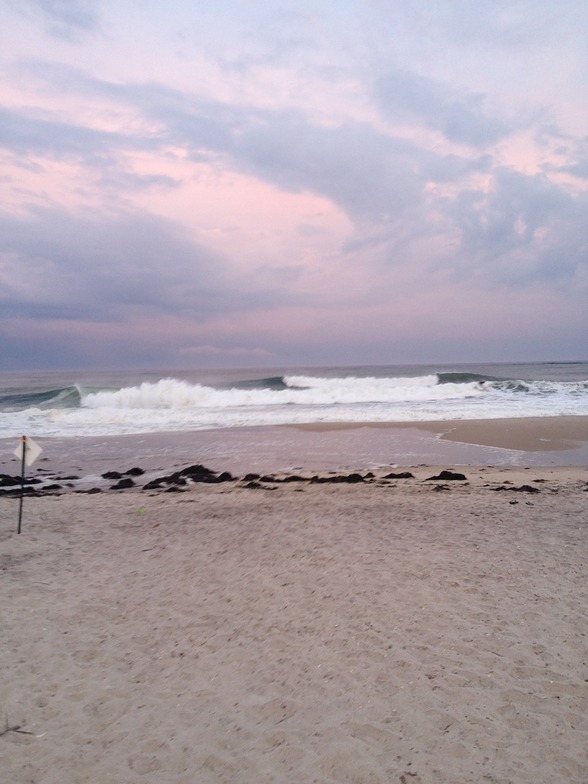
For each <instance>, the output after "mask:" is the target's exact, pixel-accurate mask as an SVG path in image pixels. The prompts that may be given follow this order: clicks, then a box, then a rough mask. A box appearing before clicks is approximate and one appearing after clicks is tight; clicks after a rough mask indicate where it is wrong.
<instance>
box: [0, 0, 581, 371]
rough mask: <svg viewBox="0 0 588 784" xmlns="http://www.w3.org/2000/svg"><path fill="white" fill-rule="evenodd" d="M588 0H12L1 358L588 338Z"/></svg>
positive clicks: (230, 360) (275, 353)
mask: <svg viewBox="0 0 588 784" xmlns="http://www.w3.org/2000/svg"><path fill="white" fill-rule="evenodd" d="M587 34H588V3H586V2H585V0H561V2H558V3H556V2H555V1H554V0H520V1H519V0H508V1H506V0H505V1H503V0H475V1H474V0H436V2H431V0H411V2H407V1H406V0H313V2H308V1H307V0H297V1H295V0H272V2H269V1H268V0H166V2H165V3H163V2H161V0H0V69H1V77H0V369H2V370H18V369H39V370H40V369H58V368H89V369H95V368H101V367H103V368H126V367H128V368H206V367H211V368H213V367H216V368H218V367H253V366H255V367H271V366H274V367H278V366H286V367H287V366H319V365H369V364H398V363H415V364H418V363H428V362H438V363H452V362H454V363H458V362H498V361H513V362H514V361H543V360H553V361H559V360H581V359H586V358H588V350H587V349H588V316H587V314H588V189H587V186H588V136H587V132H588V100H587V99H588V93H587V85H588V47H587V45H586V40H587Z"/></svg>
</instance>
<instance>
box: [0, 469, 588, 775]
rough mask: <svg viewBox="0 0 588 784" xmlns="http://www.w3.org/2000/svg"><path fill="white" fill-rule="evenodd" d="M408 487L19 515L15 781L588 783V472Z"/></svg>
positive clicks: (6, 682)
mask: <svg viewBox="0 0 588 784" xmlns="http://www.w3.org/2000/svg"><path fill="white" fill-rule="evenodd" d="M137 463H138V464H139V465H140V464H141V459H140V458H138V459H137ZM441 467H442V468H450V467H451V466H448V465H443V466H441ZM400 470H401V469H394V472H400ZM408 470H409V471H410V472H411V473H413V474H414V478H413V479H383V478H382V477H383V476H385V475H387V473H390V469H388V470H387V471H384V470H382V471H378V472H374V473H376V477H374V478H372V479H367V480H365V481H363V482H358V483H356V484H346V483H342V484H323V483H317V482H309V481H296V482H294V481H292V482H283V483H276V482H274V483H272V482H268V481H264V482H258V483H257V485H259V486H257V487H255V486H254V488H248V487H246V483H245V482H243V481H239V482H227V483H223V484H214V485H203V484H197V485H193V486H190V487H188V488H187V489H186V490H185V491H184V492H176V493H164V492H149V491H141V490H138V489H132V490H129V491H124V492H107V493H100V494H97V495H86V494H78V493H73V492H70V493H68V494H65V495H60V496H47V497H41V498H26V499H25V502H24V516H23V533H22V534H21V535H20V536H17V535H15V534H14V531H15V528H16V515H17V507H18V501H17V499H14V498H11V499H9V498H0V514H1V528H0V565H1V575H2V657H1V661H0V667H1V669H2V675H1V679H0V725H4V726H3V727H2V726H0V730H2V734H1V735H0V761H1V762H0V768H1V769H2V771H3V774H2V776H3V779H2V780H3V781H6V782H10V783H11V784H13V783H15V784H16V783H18V784H21V783H23V784H24V782H35V784H63V782H68V784H69V783H70V782H71V783H72V784H85V783H86V782H87V783H88V784H90V783H92V784H96V783H97V782H99V783H100V784H106V783H107V782H116V784H127V783H128V784H134V783H135V782H145V783H148V784H167V783H170V784H171V783H173V784H192V783H193V782H197V783H198V784H208V783H209V782H210V783H211V784H212V783H213V782H214V783H215V784H216V783H220V782H227V784H228V783H229V782H231V783H233V782H234V783H235V784H241V783H243V784H251V783H252V782H256V784H257V783H259V784H264V783H267V784H270V782H271V783H272V784H273V783H278V782H279V783H280V784H281V783H286V782H288V783H289V782H295V783H296V784H311V783H312V784H334V783H335V782H337V783H339V782H355V783H356V784H375V783H376V782H382V783H384V782H385V783H386V784H389V783H390V782H396V783H398V784H419V783H421V782H429V783H430V784H450V783H451V784H469V783H470V782H471V783H472V784H474V782H475V783H476V784H478V783H479V782H495V783H496V784H507V782H512V784H515V782H516V784H526V783H528V784H542V782H545V783H547V782H550V784H551V783H552V782H566V784H586V782H587V781H588V636H587V635H588V616H587V608H588V580H587V577H588V542H587V533H588V520H587V518H588V514H587V509H588V493H587V492H586V488H587V481H586V480H587V471H586V469H585V468H580V467H577V468H573V467H572V468H570V467H567V468H565V467H549V468H530V469H529V468H527V469H525V468H511V469H507V468H500V467H498V468H483V467H476V468H473V467H468V468H466V469H463V472H464V473H465V474H466V475H467V480H468V481H467V482H463V481H455V480H449V481H442V480H435V481H427V479H428V477H430V476H433V475H438V472H439V469H436V468H427V467H424V466H419V467H418V468H409V469H408ZM363 473H364V474H365V472H363ZM529 488H531V489H529Z"/></svg>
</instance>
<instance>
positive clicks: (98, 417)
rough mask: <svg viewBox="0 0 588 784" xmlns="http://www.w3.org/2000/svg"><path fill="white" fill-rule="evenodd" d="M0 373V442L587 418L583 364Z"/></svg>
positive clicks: (587, 389)
mask: <svg viewBox="0 0 588 784" xmlns="http://www.w3.org/2000/svg"><path fill="white" fill-rule="evenodd" d="M77 375H78V379H77V380H76V379H74V378H71V377H70V376H68V374H65V373H63V374H58V373H45V374H43V373H37V374H18V373H1V374H0V438H5V437H14V436H19V435H21V434H22V433H27V434H29V435H30V436H32V437H35V436H53V437H70V436H71V437H74V436H111V435H125V434H139V433H156V432H166V431H170V432H171V431H196V430H209V429H219V428H239V427H254V426H262V425H266V426H267V425H270V426H271V425H287V424H303V423H337V422H339V423H362V422H363V423H368V422H377V423H382V422H427V421H436V420H463V419H498V418H500V419H502V418H519V417H545V416H552V417H553V416H556V417H557V416H586V415H588V364H587V363H584V362H574V363H531V364H526V365H516V366H515V365H494V366H487V365H475V366H455V367H440V368H435V367H432V366H423V367H420V368H419V367H411V366H408V367H393V366H391V367H374V368H349V369H345V368H315V369H312V370H308V369H306V370H305V371H304V372H296V371H290V372H288V371H275V372H274V371H272V375H269V374H268V372H267V370H262V371H257V372H256V371H253V370H231V371H223V372H220V371H219V372H217V373H213V372H205V371H193V372H190V373H186V372H182V373H169V374H164V373H162V374H158V373H154V372H149V373H144V374H141V373H135V372H133V373H131V372H128V373H127V372H119V373H117V374H111V375H110V377H108V376H107V375H106V374H100V373H99V372H94V373H86V374H80V373H78V374H77Z"/></svg>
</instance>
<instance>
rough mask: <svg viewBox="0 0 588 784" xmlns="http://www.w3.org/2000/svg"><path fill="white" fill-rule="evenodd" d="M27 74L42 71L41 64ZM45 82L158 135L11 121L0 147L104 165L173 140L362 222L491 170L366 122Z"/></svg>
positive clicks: (63, 76)
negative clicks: (126, 112) (432, 187)
mask: <svg viewBox="0 0 588 784" xmlns="http://www.w3.org/2000/svg"><path fill="white" fill-rule="evenodd" d="M29 67H30V68H34V69H35V71H36V72H39V69H40V68H41V64H39V63H35V64H34V65H30V66H29ZM46 75H47V76H48V78H49V79H50V80H51V81H54V80H55V81H57V82H59V83H66V84H67V85H68V87H69V89H71V90H73V91H75V92H77V93H78V94H80V95H86V96H87V97H88V98H91V97H99V98H101V99H104V98H108V99H109V100H113V101H116V102H120V103H121V104H123V105H125V106H132V107H134V108H135V109H136V110H138V111H139V112H141V113H142V114H143V116H144V118H145V119H146V120H147V121H148V122H149V123H155V124H156V125H157V127H158V128H159V131H158V133H156V134H153V135H151V136H149V137H148V138H145V137H144V136H141V135H137V136H132V137H131V136H128V137H127V136H124V135H122V134H105V133H102V132H99V131H97V132H94V131H92V130H91V129H85V128H76V127H72V126H67V125H64V126H63V127H62V126H60V124H59V123H48V122H47V121H38V120H32V119H30V118H26V117H25V118H23V117H20V116H19V117H17V118H16V119H15V117H14V115H12V114H11V115H9V116H8V118H7V119H8V122H7V123H6V127H5V129H4V136H2V131H0V140H1V139H2V138H4V139H5V144H7V145H13V146H14V147H15V148H16V149H18V150H19V151H20V150H23V151H26V150H28V149H35V150H37V151H38V150H42V149H48V150H49V151H51V152H55V153H58V154H61V155H65V154H67V153H68V152H69V153H70V154H76V155H82V154H83V153H84V151H88V155H87V157H88V162H89V163H90V164H94V165H99V166H102V167H105V166H107V165H108V161H105V160H103V158H101V156H104V155H105V154H106V152H107V151H108V150H111V149H119V148H120V149H124V148H128V149H141V148H143V149H145V148H147V149H156V148H158V147H160V148H161V147H163V146H165V145H166V144H170V143H175V144H179V145H182V146H184V147H186V149H187V150H188V152H189V154H190V156H191V157H192V158H193V159H196V160H209V159H211V158H212V159H214V158H215V157H216V156H222V157H224V158H225V159H226V160H227V161H229V162H230V164H231V165H232V166H233V167H234V168H235V169H237V170H240V171H242V172H245V173H248V174H252V175H254V176H257V177H260V178H261V179H264V180H266V181H269V182H272V183H273V184H275V185H278V186H279V187H281V188H284V189H286V190H289V191H293V192H299V191H302V190H308V191H311V192H314V193H318V194H320V195H323V196H326V197H327V198H329V199H331V200H333V201H334V202H335V203H337V204H339V205H340V206H341V207H342V209H344V210H345V211H346V212H347V213H348V214H349V215H350V217H352V218H353V219H359V220H364V219H366V218H367V219H370V220H381V219H383V218H385V217H390V216H391V215H395V216H398V215H400V214H402V213H405V212H407V211H409V210H412V209H415V208H417V207H418V206H419V204H420V203H421V201H422V192H423V187H424V184H425V183H426V182H427V181H428V180H430V179H438V180H441V181H452V180H455V179H456V178H459V177H460V176H462V175H463V174H464V173H465V172H466V171H467V170H468V169H471V168H475V169H478V168H480V167H483V166H487V165H488V162H487V160H485V159H483V158H479V159H476V160H475V161H469V160H467V159H460V158H458V157H457V156H442V155H438V154H436V153H433V152H430V151H427V150H425V149H423V148H421V147H419V146H418V145H417V144H415V143H412V142H410V141H407V140H405V139H401V138H397V137H394V136H392V135H387V134H384V133H380V132H379V131H377V130H376V129H374V128H373V127H372V126H370V125H368V124H362V123H358V122H349V123H347V124H341V125H339V126H337V127H330V126H329V127H328V126H325V125H321V124H319V123H316V122H313V121H311V120H310V119H308V117H307V116H306V115H305V114H304V113H302V112H295V111H287V110H276V111H271V110H267V109H256V108H252V107H244V106H239V105H237V106H227V105H226V104H223V103H221V102H215V101H211V100H199V99H197V98H195V97H193V96H189V95H186V94H184V93H181V92H178V91H175V90H172V89H169V88H166V87H163V86H161V85H157V84H140V85H132V84H131V85H124V86H121V85H115V84H110V83H108V82H104V81H102V80H97V79H94V78H92V77H88V76H86V75H84V74H83V73H80V72H77V71H75V69H71V68H63V67H59V66H58V67H57V68H53V69H47V73H46Z"/></svg>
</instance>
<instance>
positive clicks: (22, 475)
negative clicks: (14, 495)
mask: <svg viewBox="0 0 588 784" xmlns="http://www.w3.org/2000/svg"><path fill="white" fill-rule="evenodd" d="M21 441H22V461H21V466H20V504H19V507H18V529H17V531H16V533H17V534H19V533H20V529H21V523H22V502H23V499H24V481H25V457H26V454H27V437H26V436H23V437H22V439H21Z"/></svg>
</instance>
